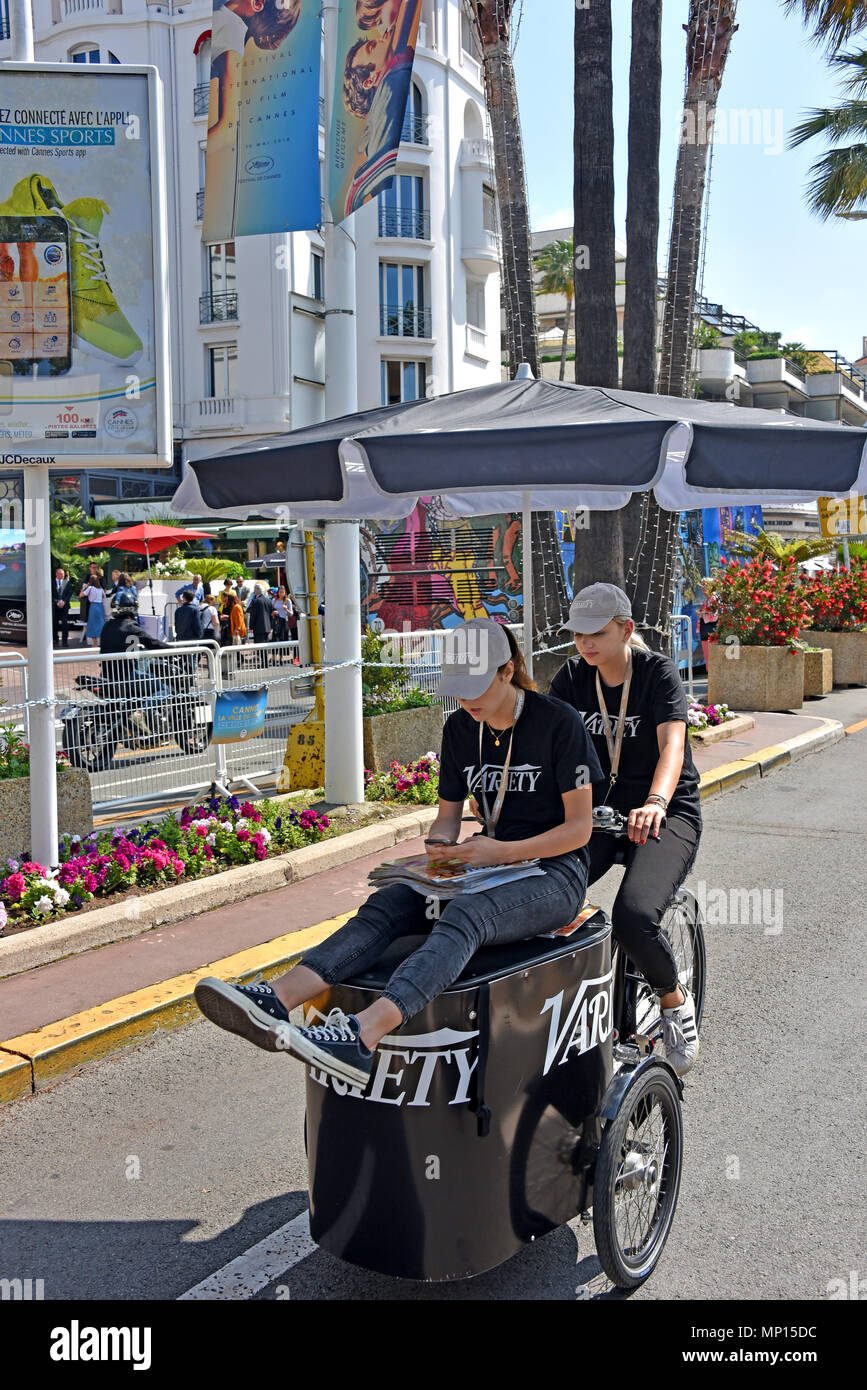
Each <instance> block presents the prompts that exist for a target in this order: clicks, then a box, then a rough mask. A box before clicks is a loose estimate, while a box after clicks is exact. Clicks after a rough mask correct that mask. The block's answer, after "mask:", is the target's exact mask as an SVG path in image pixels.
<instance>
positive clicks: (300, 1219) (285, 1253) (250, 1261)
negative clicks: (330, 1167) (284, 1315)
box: [177, 1209, 319, 1303]
mask: <svg viewBox="0 0 867 1390" xmlns="http://www.w3.org/2000/svg"><path fill="white" fill-rule="evenodd" d="M318 1249H319V1247H318V1245H316V1244H315V1242H314V1241H313V1240H312V1239H311V1237H310V1212H309V1211H308V1210H306V1209H305V1210H304V1211H302V1212H301V1213H300V1215H299V1216H296V1217H293V1219H292V1220H291V1221H287V1222H286V1225H285V1226H280V1227H279V1229H278V1230H276V1231H274V1232H273V1234H272V1235H270V1236H266V1237H265V1239H264V1240H260V1241H259V1243H258V1245H251V1246H250V1249H249V1250H245V1251H244V1253H243V1255H239V1256H238V1257H237V1259H235V1260H230V1261H229V1263H228V1264H227V1265H223V1267H222V1269H218V1270H216V1271H215V1273H214V1274H209V1275H208V1277H207V1279H203V1280H202V1281H201V1283H200V1284H194V1285H193V1287H192V1288H191V1289H187V1292H186V1293H182V1294H181V1295H180V1297H179V1298H178V1299H177V1302H179V1303H180V1302H183V1301H184V1300H185V1299H227V1300H233V1301H234V1302H241V1301H243V1300H244V1299H247V1298H252V1297H253V1294H256V1293H259V1292H260V1290H262V1289H264V1288H267V1286H268V1285H269V1284H271V1283H273V1281H274V1280H275V1279H278V1278H279V1277H280V1275H282V1274H287V1273H288V1272H289V1270H290V1269H291V1268H292V1266H293V1265H297V1264H299V1263H300V1261H301V1260H306V1259H307V1256H308V1255H312V1254H313V1252H314V1251H315V1250H318Z"/></svg>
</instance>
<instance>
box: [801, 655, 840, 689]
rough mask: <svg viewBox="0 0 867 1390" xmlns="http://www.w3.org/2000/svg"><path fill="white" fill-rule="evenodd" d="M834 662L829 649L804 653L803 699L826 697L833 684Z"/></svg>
mask: <svg viewBox="0 0 867 1390" xmlns="http://www.w3.org/2000/svg"><path fill="white" fill-rule="evenodd" d="M833 670H834V662H833V654H832V652H831V648H830V647H822V648H821V650H820V651H818V652H804V699H805V700H818V699H820V698H821V696H823V695H828V694H830V692H831V689H832V687H833V684H834V676H833Z"/></svg>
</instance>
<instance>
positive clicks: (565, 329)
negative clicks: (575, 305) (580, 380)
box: [560, 294, 572, 381]
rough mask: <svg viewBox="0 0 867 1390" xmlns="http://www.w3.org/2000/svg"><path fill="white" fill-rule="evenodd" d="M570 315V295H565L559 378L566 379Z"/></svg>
mask: <svg viewBox="0 0 867 1390" xmlns="http://www.w3.org/2000/svg"><path fill="white" fill-rule="evenodd" d="M571 317H572V297H571V295H568V294H567V296H566V322H565V323H564V325H563V344H562V346H561V348H560V380H561V381H565V380H566V348H567V345H568V342H569V320H570V318H571Z"/></svg>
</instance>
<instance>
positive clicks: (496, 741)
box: [494, 738, 500, 748]
mask: <svg viewBox="0 0 867 1390" xmlns="http://www.w3.org/2000/svg"><path fill="white" fill-rule="evenodd" d="M499 746H500V740H499V739H498V738H495V739H494V747H495V748H499Z"/></svg>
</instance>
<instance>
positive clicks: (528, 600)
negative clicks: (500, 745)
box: [521, 492, 533, 680]
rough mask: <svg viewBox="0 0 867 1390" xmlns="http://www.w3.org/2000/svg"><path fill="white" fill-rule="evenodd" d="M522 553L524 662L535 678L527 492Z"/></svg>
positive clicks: (531, 519)
mask: <svg viewBox="0 0 867 1390" xmlns="http://www.w3.org/2000/svg"><path fill="white" fill-rule="evenodd" d="M521 504H522V512H521V554H522V556H523V571H524V577H523V585H524V642H523V647H524V664H525V665H526V667H527V675H528V676H529V677H530V680H532V679H533V512H532V510H531V507H530V494H529V492H525V493H524V494H523V497H522V498H521Z"/></svg>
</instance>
